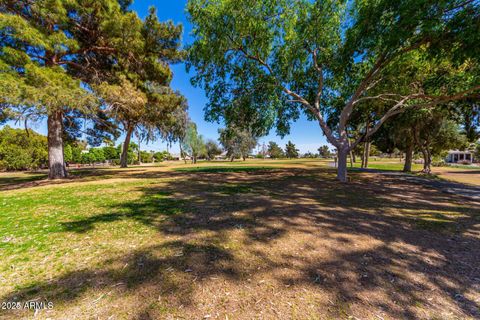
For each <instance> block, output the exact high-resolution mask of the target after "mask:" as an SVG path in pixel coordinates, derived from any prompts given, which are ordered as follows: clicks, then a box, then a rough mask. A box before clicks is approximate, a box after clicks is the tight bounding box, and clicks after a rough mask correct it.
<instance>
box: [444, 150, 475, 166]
mask: <svg viewBox="0 0 480 320" xmlns="http://www.w3.org/2000/svg"><path fill="white" fill-rule="evenodd" d="M446 161H447V162H448V163H467V162H468V163H472V162H473V153H472V152H471V151H460V150H450V151H448V156H447V158H446Z"/></svg>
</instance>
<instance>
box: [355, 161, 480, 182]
mask: <svg viewBox="0 0 480 320" xmlns="http://www.w3.org/2000/svg"><path fill="white" fill-rule="evenodd" d="M353 166H354V168H360V166H361V162H358V161H357V163H354V164H353ZM368 167H369V168H370V169H377V170H387V171H402V170H403V162H401V161H400V159H374V158H371V159H370V161H369V163H368ZM422 168H423V165H422V164H412V171H413V172H418V171H421V170H422ZM432 172H433V174H434V176H433V177H432V178H437V179H443V180H449V181H454V182H459V183H465V184H470V185H476V186H480V167H476V166H462V165H458V166H448V167H432Z"/></svg>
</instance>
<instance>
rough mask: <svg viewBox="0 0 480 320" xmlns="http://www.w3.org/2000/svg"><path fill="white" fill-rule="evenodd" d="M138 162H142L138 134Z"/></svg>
mask: <svg viewBox="0 0 480 320" xmlns="http://www.w3.org/2000/svg"><path fill="white" fill-rule="evenodd" d="M138 164H139V165H141V164H142V152H141V151H140V135H139V136H138Z"/></svg>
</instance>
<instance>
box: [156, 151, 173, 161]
mask: <svg viewBox="0 0 480 320" xmlns="http://www.w3.org/2000/svg"><path fill="white" fill-rule="evenodd" d="M153 158H154V159H155V161H156V162H162V161H166V160H171V159H172V155H171V154H170V153H169V152H168V151H160V152H155V153H154V154H153Z"/></svg>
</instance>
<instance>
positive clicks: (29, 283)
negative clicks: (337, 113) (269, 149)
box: [0, 160, 480, 319]
mask: <svg viewBox="0 0 480 320" xmlns="http://www.w3.org/2000/svg"><path fill="white" fill-rule="evenodd" d="M372 165H373V163H372ZM18 177H19V174H14V175H12V178H13V179H19V178H18ZM20 177H23V175H20ZM26 177H28V175H26ZM351 177H352V182H350V183H348V184H341V183H338V182H336V181H335V171H334V169H333V168H331V167H330V166H329V163H328V162H325V161H318V160H292V161H288V160H278V161H272V160H251V161H247V162H234V163H227V162H221V163H219V162H212V163H199V164H197V165H190V164H188V165H184V164H181V163H170V164H165V165H162V166H157V167H133V168H128V169H90V170H78V171H75V172H74V173H73V174H72V178H71V179H69V180H68V181H66V182H62V183H57V182H56V183H50V182H48V181H44V180H35V181H34V182H35V184H32V180H28V179H27V180H22V179H19V180H15V181H13V182H12V181H10V182H9V183H7V182H5V183H4V185H0V188H2V187H3V190H2V191H0V261H1V263H0V302H7V301H28V300H34V299H37V300H36V301H51V302H53V303H54V308H53V309H51V310H41V311H39V312H38V313H37V314H36V317H37V318H39V319H46V318H51V319H97V318H98V319H164V318H167V319H168V318H172V319H176V318H182V319H183V318H187V319H202V318H206V319H254V318H262V319H279V318H280V319H355V318H359V319H401V318H408V319H414V318H416V319H476V318H479V317H480V309H479V307H480V290H479V289H480V269H479V268H478V261H480V204H479V203H474V202H469V201H466V200H465V199H464V198H460V197H456V196H455V195H449V194H444V193H441V192H439V191H437V190H434V189H429V188H427V187H422V186H419V185H416V184H410V183H409V182H406V181H403V180H396V179H397V178H395V177H391V176H382V175H377V174H373V173H360V172H352V173H351ZM2 178H5V180H7V179H8V174H3V176H2ZM41 178H42V177H41V176H39V178H38V179H41ZM32 179H33V178H32ZM0 181H3V180H0ZM31 317H33V311H28V310H21V311H7V310H1V309H0V319H19V318H31Z"/></svg>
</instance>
